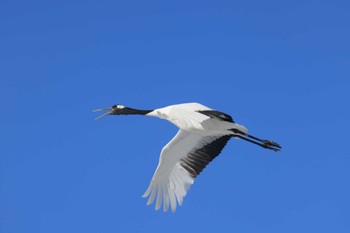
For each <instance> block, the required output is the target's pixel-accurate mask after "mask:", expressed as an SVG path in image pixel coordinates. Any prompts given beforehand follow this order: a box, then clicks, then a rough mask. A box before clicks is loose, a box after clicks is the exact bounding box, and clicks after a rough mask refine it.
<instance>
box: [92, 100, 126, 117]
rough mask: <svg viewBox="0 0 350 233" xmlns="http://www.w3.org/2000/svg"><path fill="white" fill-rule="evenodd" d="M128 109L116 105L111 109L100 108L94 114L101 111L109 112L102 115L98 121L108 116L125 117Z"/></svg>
mask: <svg viewBox="0 0 350 233" xmlns="http://www.w3.org/2000/svg"><path fill="white" fill-rule="evenodd" d="M126 109H127V107H125V106H123V105H120V104H115V105H113V106H112V107H109V108H99V109H96V110H93V112H100V111H108V112H106V113H104V114H102V115H101V116H99V117H97V118H96V120H98V119H100V118H102V117H104V116H107V115H123V114H125V110H126Z"/></svg>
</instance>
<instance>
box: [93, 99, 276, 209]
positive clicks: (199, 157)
mask: <svg viewBox="0 0 350 233" xmlns="http://www.w3.org/2000/svg"><path fill="white" fill-rule="evenodd" d="M103 110H107V111H108V112H107V113H105V114H103V115H101V116H99V117H97V118H96V119H99V118H101V117H104V116H107V115H133V114H138V115H146V116H153V117H158V118H161V119H164V120H167V121H170V122H171V123H173V124H174V125H176V126H177V127H178V128H179V131H178V132H177V134H176V135H175V137H174V138H173V139H172V140H171V141H170V142H169V143H168V144H167V145H165V146H164V147H163V149H162V152H161V154H160V158H159V163H158V166H157V169H156V171H155V172H154V175H153V177H152V180H151V183H150V184H149V186H148V188H147V190H146V192H145V193H144V195H143V197H148V201H147V205H150V204H152V203H153V202H154V201H155V202H156V205H155V209H156V210H159V209H160V208H161V206H162V205H163V210H164V212H166V211H168V209H169V207H170V208H171V210H172V212H175V210H176V206H177V204H178V205H180V206H181V205H182V203H183V198H184V197H185V196H186V194H187V192H188V190H189V188H190V187H191V185H192V184H193V182H194V179H195V178H196V177H197V176H198V175H199V174H200V173H201V171H202V170H203V169H204V168H205V167H206V165H208V164H209V163H210V162H211V161H212V160H213V159H214V158H215V157H216V156H218V155H219V154H220V152H221V150H222V149H223V148H224V147H225V145H226V143H227V142H228V141H229V140H230V138H232V137H234V138H241V139H243V140H246V141H248V142H251V143H254V144H256V145H259V146H261V147H263V148H266V149H270V150H274V151H279V150H280V149H281V146H280V145H279V144H278V143H276V142H273V141H270V140H262V139H260V138H257V137H254V136H252V135H249V134H248V130H247V129H246V128H245V127H244V126H242V125H240V124H237V123H235V122H234V121H233V119H232V117H231V116H230V115H228V114H226V113H223V112H219V111H216V110H213V109H211V108H208V107H206V106H204V105H202V104H199V103H185V104H176V105H170V106H167V107H164V108H158V109H153V110H139V109H134V108H129V107H125V106H123V105H120V104H117V105H113V106H112V107H110V108H101V109H97V110H94V111H103Z"/></svg>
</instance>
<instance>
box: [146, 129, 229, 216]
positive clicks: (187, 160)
mask: <svg viewBox="0 0 350 233" xmlns="http://www.w3.org/2000/svg"><path fill="white" fill-rule="evenodd" d="M230 137H231V136H228V135H215V136H201V135H197V134H191V133H189V132H186V131H183V130H179V131H178V133H177V134H176V136H175V137H174V138H173V139H172V140H171V141H170V142H169V143H168V144H167V145H166V146H165V147H164V148H163V149H162V152H161V155H160V158H159V164H158V167H157V169H156V171H155V173H154V175H153V178H152V181H151V183H150V185H149V187H148V189H147V191H146V192H145V194H144V195H143V197H148V196H149V199H148V202H147V205H150V204H152V203H153V202H154V201H155V200H156V207H155V208H156V210H159V209H160V207H161V205H162V204H163V209H164V212H166V211H167V210H168V208H169V205H170V206H171V210H172V212H175V210H176V205H177V204H176V203H178V204H179V205H180V206H181V205H182V202H183V198H184V197H185V196H186V194H187V191H188V189H189V188H190V186H191V185H192V184H193V182H194V179H195V177H196V176H197V175H198V174H199V173H200V172H201V171H202V170H203V169H204V168H205V166H206V165H207V164H208V163H210V161H212V160H213V159H214V158H215V157H216V156H217V155H218V154H219V153H220V152H221V150H222V149H223V148H224V146H225V145H226V143H227V141H228V140H229V139H230Z"/></svg>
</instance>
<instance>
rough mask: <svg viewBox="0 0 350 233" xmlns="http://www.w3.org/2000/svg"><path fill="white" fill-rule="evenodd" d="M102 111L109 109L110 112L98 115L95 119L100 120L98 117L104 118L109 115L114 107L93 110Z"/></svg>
mask: <svg viewBox="0 0 350 233" xmlns="http://www.w3.org/2000/svg"><path fill="white" fill-rule="evenodd" d="M101 111H108V112H106V113H104V114H102V115H101V116H99V117H96V118H95V120H98V119H100V118H102V117H104V116H107V115H109V114H111V113H112V112H113V109H112V108H99V109H95V110H93V112H101Z"/></svg>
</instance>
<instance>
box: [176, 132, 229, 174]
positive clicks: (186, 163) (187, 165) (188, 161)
mask: <svg viewBox="0 0 350 233" xmlns="http://www.w3.org/2000/svg"><path fill="white" fill-rule="evenodd" d="M230 138H231V136H228V135H225V136H222V137H220V138H217V139H215V140H214V141H212V142H210V143H208V144H206V145H204V146H203V147H201V148H199V149H196V150H194V151H192V152H190V153H189V154H188V155H187V156H186V157H185V158H183V159H181V162H180V164H181V166H182V167H183V168H184V169H185V170H186V171H187V172H188V173H189V174H190V175H191V176H192V177H193V178H196V177H197V176H198V175H199V174H200V173H201V172H202V170H203V169H204V168H205V167H206V166H207V165H208V164H209V163H210V162H211V161H212V160H213V159H214V158H215V157H216V156H218V155H219V154H220V152H221V151H222V149H223V148H224V147H225V145H226V143H227V142H228V140H230Z"/></svg>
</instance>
